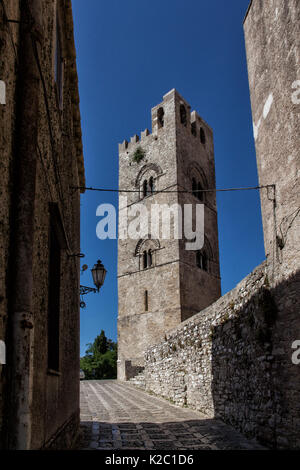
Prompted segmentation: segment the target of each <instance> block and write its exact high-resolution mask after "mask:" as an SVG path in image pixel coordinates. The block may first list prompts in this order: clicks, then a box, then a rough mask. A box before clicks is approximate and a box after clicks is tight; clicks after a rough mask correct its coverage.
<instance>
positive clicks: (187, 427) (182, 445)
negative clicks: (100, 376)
mask: <svg viewBox="0 0 300 470" xmlns="http://www.w3.org/2000/svg"><path fill="white" fill-rule="evenodd" d="M80 396H81V441H80V449H82V450H83V449H90V450H91V449H99V450H108V449H160V450H164V449H170V450H176V449H180V450H189V449H215V450H218V449H262V447H261V446H259V445H258V444H257V443H255V442H253V441H249V440H247V439H246V438H244V437H243V436H242V435H241V434H239V433H238V432H236V431H235V430H234V429H233V428H231V427H230V426H227V425H226V424H224V423H222V422H221V421H218V420H215V419H209V418H207V417H205V415H203V414H201V413H199V412H196V411H193V410H190V409H187V408H179V407H177V406H174V405H172V404H170V403H169V402H168V401H167V400H164V399H162V398H157V397H154V396H152V395H149V394H148V393H145V392H143V391H141V390H138V389H136V388H134V387H133V386H132V385H129V384H127V383H123V382H118V381H116V380H101V381H83V382H81V390H80Z"/></svg>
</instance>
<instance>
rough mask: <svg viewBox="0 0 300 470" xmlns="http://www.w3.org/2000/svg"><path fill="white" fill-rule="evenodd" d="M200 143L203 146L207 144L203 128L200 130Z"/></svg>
mask: <svg viewBox="0 0 300 470" xmlns="http://www.w3.org/2000/svg"><path fill="white" fill-rule="evenodd" d="M200 142H201V144H203V145H204V144H205V142H206V137H205V132H204V130H203V127H201V128H200Z"/></svg>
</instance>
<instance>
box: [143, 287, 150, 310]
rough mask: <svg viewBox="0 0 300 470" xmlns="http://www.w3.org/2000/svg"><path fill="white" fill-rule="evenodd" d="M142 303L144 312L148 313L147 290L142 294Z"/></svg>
mask: <svg viewBox="0 0 300 470" xmlns="http://www.w3.org/2000/svg"><path fill="white" fill-rule="evenodd" d="M144 303H145V312H148V307H149V304H148V291H147V290H145V293H144Z"/></svg>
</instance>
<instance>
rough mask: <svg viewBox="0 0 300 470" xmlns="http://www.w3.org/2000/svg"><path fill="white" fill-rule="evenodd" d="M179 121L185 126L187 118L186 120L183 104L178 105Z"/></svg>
mask: <svg viewBox="0 0 300 470" xmlns="http://www.w3.org/2000/svg"><path fill="white" fill-rule="evenodd" d="M180 122H181V124H183V125H184V126H186V123H187V120H186V109H185V106H184V105H183V104H181V105H180Z"/></svg>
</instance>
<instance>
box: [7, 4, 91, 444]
mask: <svg viewBox="0 0 300 470" xmlns="http://www.w3.org/2000/svg"><path fill="white" fill-rule="evenodd" d="M0 57H1V59H0V79H1V80H2V81H3V82H4V83H5V103H3V104H1V105H0V152H1V163H0V164H1V192H0V207H1V233H0V259H1V271H0V340H1V341H2V342H3V343H5V349H6V361H5V362H6V363H5V364H1V365H0V374H1V375H0V424H1V447H2V448H9V449H40V448H51V447H59V448H64V447H70V446H71V444H72V441H73V440H74V439H75V437H76V434H77V431H78V426H79V270H80V268H79V258H78V257H77V256H76V255H78V254H79V253H80V194H79V191H78V190H72V189H70V187H72V186H73V187H78V186H81V187H84V185H85V181H84V165H83V154H82V142H81V124H80V111H79V95H78V81H77V71H76V54H75V45H74V36H73V19H72V7H71V1H69V0H51V1H47V0H28V1H23V0H20V1H13V0H5V1H4V2H1V3H0ZM3 343H2V344H3ZM3 362H4V361H3Z"/></svg>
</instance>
